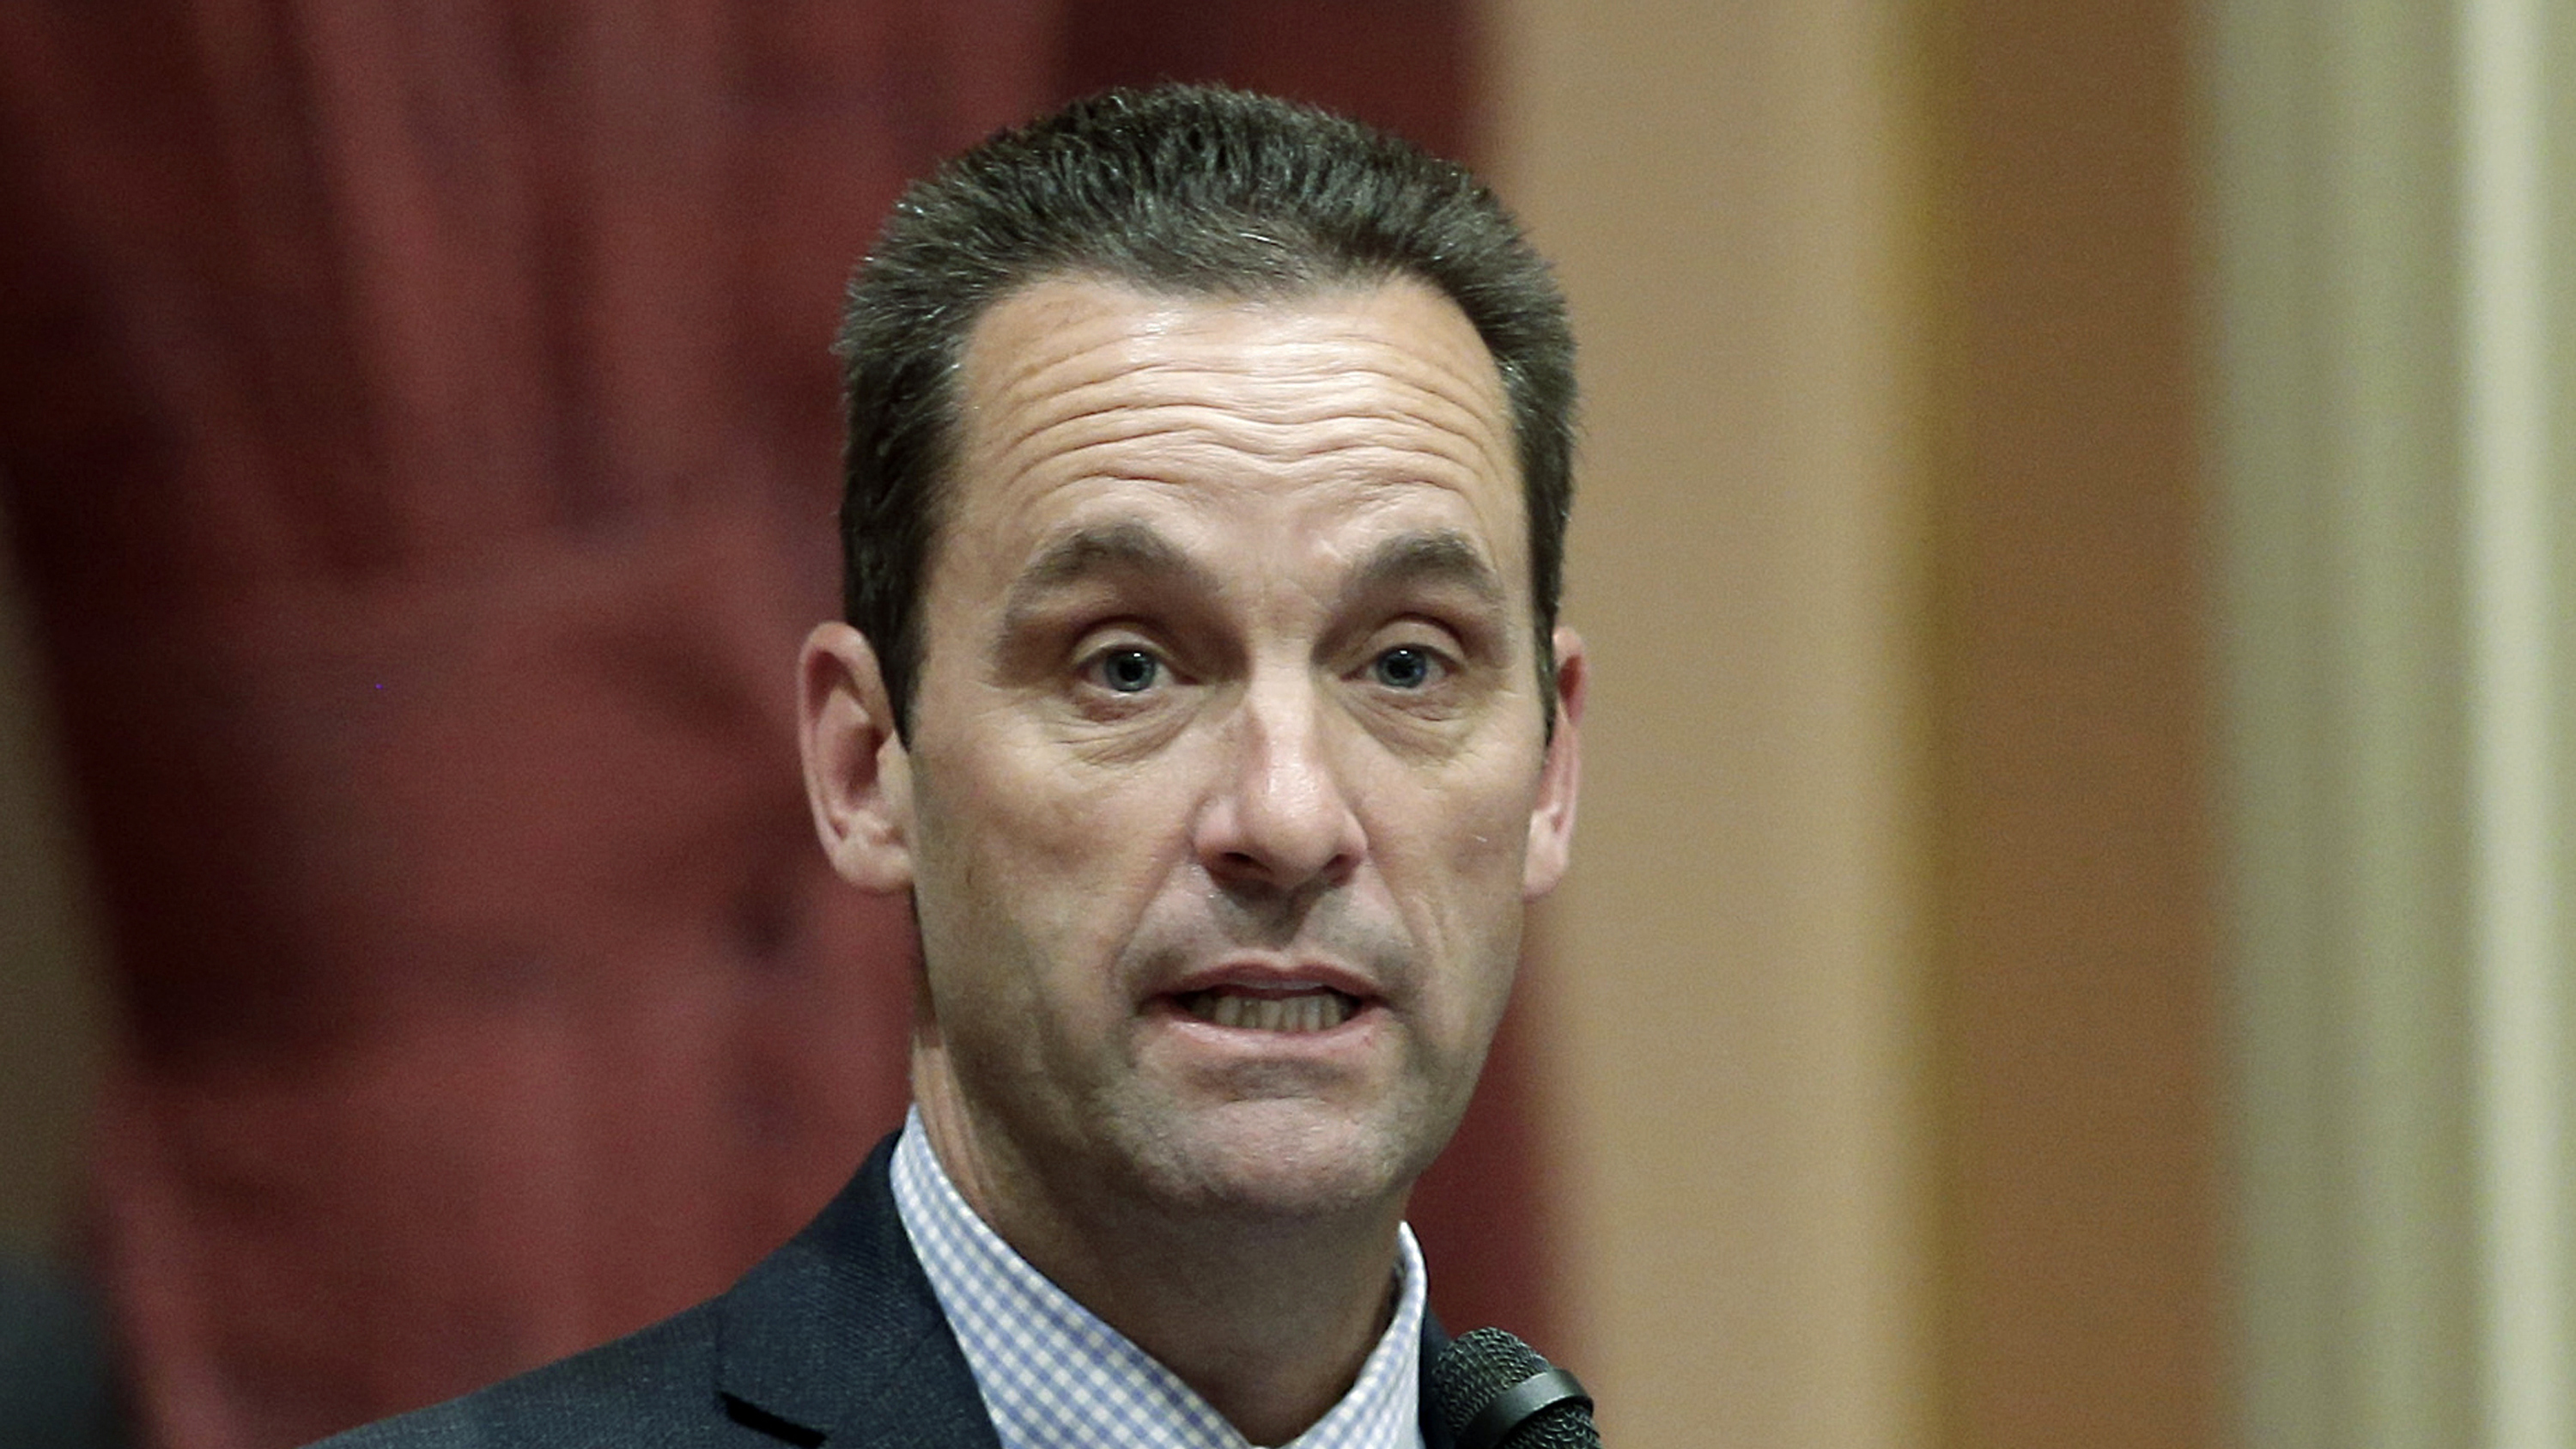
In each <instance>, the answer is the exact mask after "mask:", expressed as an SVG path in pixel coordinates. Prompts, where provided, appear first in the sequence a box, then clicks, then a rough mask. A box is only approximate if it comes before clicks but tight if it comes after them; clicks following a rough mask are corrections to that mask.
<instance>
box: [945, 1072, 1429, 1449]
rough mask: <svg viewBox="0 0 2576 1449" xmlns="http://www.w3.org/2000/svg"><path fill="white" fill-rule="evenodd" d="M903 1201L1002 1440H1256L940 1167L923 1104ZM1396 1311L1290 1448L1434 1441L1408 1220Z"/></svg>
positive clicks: (1176, 1444)
mask: <svg viewBox="0 0 2576 1449" xmlns="http://www.w3.org/2000/svg"><path fill="white" fill-rule="evenodd" d="M894 1202H895V1210H896V1211H897V1212H898V1213H899V1214H901V1216H902V1218H903V1228H904V1232H905V1233H906V1234H907V1235H908V1236H909V1237H910V1238H911V1239H912V1250H913V1252H914V1253H915V1254H917V1255H918V1256H919V1257H920V1258H921V1266H922V1270H923V1271H924V1272H926V1273H928V1274H929V1275H930V1286H931V1289H932V1290H933V1291H934V1292H936V1293H937V1294H938V1295H939V1306H940V1307H941V1308H942V1309H944V1310H945V1311H946V1312H947V1315H948V1324H949V1327H951V1328H953V1329H955V1330H956V1332H957V1344H958V1346H959V1347H960V1348H962V1349H964V1350H965V1351H966V1363H967V1366H968V1367H970V1368H972V1369H973V1370H974V1371H975V1386H976V1388H977V1389H979V1390H981V1391H982V1393H983V1396H984V1408H985V1411H986V1412H988V1413H989V1414H991V1415H992V1418H993V1428H994V1431H995V1432H996V1433H998V1434H999V1435H1000V1436H1001V1440H1002V1449H1100V1446H1105V1445H1116V1446H1121V1449H1125V1446H1135V1449H1248V1446H1247V1444H1246V1441H1245V1440H1244V1437H1243V1436H1242V1435H1240V1434H1238V1433H1236V1432H1235V1431H1234V1426H1233V1425H1231V1424H1229V1423H1227V1422H1226V1421H1225V1417H1224V1416H1223V1415H1221V1414H1219V1413H1218V1412H1217V1411H1216V1410H1215V1409H1213V1408H1211V1407H1209V1405H1208V1402H1207V1400H1205V1399H1202V1398H1200V1397H1199V1396H1198V1392H1197V1391H1196V1390H1194V1389H1192V1388H1191V1387H1190V1386H1189V1385H1187V1384H1185V1383H1182V1382H1181V1380H1180V1377H1179V1375H1177V1374H1174V1373H1173V1372H1172V1371H1171V1370H1170V1369H1167V1368H1165V1367H1163V1366H1162V1365H1161V1364H1160V1363H1157V1362H1156V1361H1155V1360H1154V1359H1153V1357H1152V1356H1151V1355H1149V1354H1147V1353H1146V1352H1145V1351H1144V1350H1143V1349H1141V1348H1138V1347H1137V1346H1136V1345H1134V1344H1133V1343H1130V1342H1128V1341H1127V1339H1126V1338H1125V1336H1123V1335H1122V1334H1120V1333H1119V1332H1118V1330H1116V1329H1114V1328H1111V1327H1110V1326H1109V1325H1108V1324H1106V1323H1103V1322H1101V1321H1100V1319H1099V1317H1098V1316H1096V1315H1095V1314H1093V1313H1092V1311H1091V1310H1090V1309H1088V1308H1085V1307H1083V1306H1082V1305H1081V1304H1079V1303H1076V1302H1075V1301H1074V1300H1073V1298H1072V1295H1070V1294H1068V1293H1066V1292H1065V1291H1064V1290H1063V1289H1061V1288H1058V1287H1057V1286H1055V1284H1054V1283H1052V1282H1050V1281H1048V1279H1047V1277H1046V1275H1045V1274H1043V1273H1040V1272H1039V1271H1038V1270H1037V1269H1036V1268H1035V1267H1033V1266H1031V1265H1030V1263H1029V1261H1028V1260H1027V1259H1026V1258H1023V1257H1021V1256H1020V1255H1019V1254H1018V1253H1017V1252H1015V1251H1013V1250H1012V1248H1011V1246H1010V1244H1008V1243H1005V1242H1003V1241H1002V1239H1001V1235H1000V1234H998V1233H996V1232H994V1231H993V1230H992V1229H991V1228H990V1227H988V1226H986V1225H985V1222H984V1220H983V1219H982V1218H979V1217H977V1216H976V1215H975V1210H974V1209H973V1208H971V1207H968V1206H967V1205H966V1199H964V1198H963V1197H960V1196H959V1195H958V1193H957V1188H956V1185H955V1184H953V1183H951V1182H950V1181H949V1180H948V1174H947V1173H946V1172H945V1171H943V1170H942V1169H941V1168H940V1165H939V1155H938V1154H937V1153H935V1152H933V1151H931V1148H930V1138H929V1136H928V1134H926V1133H925V1132H923V1130H922V1126H921V1113H920V1112H919V1111H917V1110H916V1111H915V1112H913V1113H912V1114H911V1115H910V1116H909V1117H908V1118H906V1119H905V1121H904V1125H903V1139H902V1140H901V1141H899V1142H897V1143H896V1144H895V1149H894ZM1396 1242H1397V1250H1398V1251H1397V1257H1398V1264H1397V1287H1396V1298H1395V1318H1394V1321H1393V1322H1391V1323H1389V1324H1388V1325H1387V1326H1386V1333H1385V1334H1384V1335H1383V1336H1382V1337H1380V1338H1379V1339H1378V1341H1377V1347H1375V1348H1374V1349H1371V1350H1370V1351H1369V1356H1368V1361H1367V1362H1366V1363H1364V1364H1362V1365H1360V1375H1359V1378H1358V1380H1357V1381H1356V1382H1354V1383H1353V1384H1352V1385H1351V1390H1350V1392H1349V1393H1347V1394H1344V1395H1343V1396H1342V1401H1341V1402H1340V1403H1338V1404H1335V1405H1334V1406H1333V1408H1332V1411H1331V1412H1330V1413H1328V1414H1326V1415H1324V1417H1323V1418H1321V1419H1318V1420H1316V1421H1315V1423H1314V1426H1313V1427H1311V1428H1309V1429H1308V1430H1307V1431H1306V1432H1305V1433H1303V1434H1300V1435H1298V1436H1297V1437H1296V1438H1295V1439H1293V1440H1290V1441H1289V1444H1288V1446H1286V1449H1421V1445H1422V1429H1421V1425H1420V1424H1419V1423H1418V1422H1416V1420H1417V1417H1418V1414H1419V1410H1420V1403H1421V1400H1420V1397H1419V1396H1420V1393H1421V1387H1420V1377H1421V1371H1422V1312H1423V1281H1422V1250H1421V1248H1420V1247H1418V1246H1417V1245H1416V1244H1415V1243H1414V1241H1413V1230H1412V1229H1410V1228H1403V1227H1399V1228H1398V1229H1397V1236H1396Z"/></svg>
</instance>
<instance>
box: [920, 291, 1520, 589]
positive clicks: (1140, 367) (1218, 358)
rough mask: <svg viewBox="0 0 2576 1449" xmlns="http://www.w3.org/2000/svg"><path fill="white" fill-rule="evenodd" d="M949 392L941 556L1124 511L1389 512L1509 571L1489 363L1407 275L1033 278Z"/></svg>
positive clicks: (1513, 571) (1505, 456)
mask: <svg viewBox="0 0 2576 1449" xmlns="http://www.w3.org/2000/svg"><path fill="white" fill-rule="evenodd" d="M958 402H959V420H960V427H959V433H958V449H957V457H956V464H957V466H956V468H955V471H954V474H953V480H952V487H953V489H954V491H953V493H952V495H951V498H950V507H949V509H948V513H949V518H950V522H951V524H952V526H951V527H949V528H947V529H944V530H943V532H944V533H945V534H946V535H947V537H948V539H949V540H950V541H951V542H952V543H953V544H954V545H955V546H956V547H955V548H954V549H953V550H952V549H951V548H948V547H943V548H942V550H941V551H942V553H943V554H949V553H952V552H963V553H966V554H970V555H971V554H977V553H985V554H991V553H993V552H994V551H995V550H1002V551H1005V552H1017V551H1018V549H1019V547H1020V546H1022V545H1029V544H1034V543H1036V542H1038V541H1039V540H1037V539H1036V538H1034V537H1033V535H1042V534H1045V533H1047V532H1048V531H1049V530H1050V529H1053V528H1069V527H1074V526H1076V525H1077V523H1078V522H1080V521H1082V520H1083V519H1084V517H1085V516H1089V521H1090V522H1094V523H1096V522H1099V521H1101V519H1102V518H1103V517H1106V516H1114V515H1117V514H1120V513H1122V512H1126V513H1137V512H1144V513H1154V512H1161V513H1164V514H1168V515H1177V516H1180V517H1182V518H1184V519H1186V518H1187V517H1189V516H1193V515H1196V516H1216V515H1218V514H1223V515H1224V516H1226V517H1228V518H1230V519H1232V520H1233V521H1234V522H1236V523H1238V524H1240V523H1243V522H1244V521H1245V520H1247V519H1251V518H1254V517H1256V516H1257V517H1260V518H1265V519H1267V520H1269V521H1270V522H1271V523H1273V524H1276V525H1278V526H1284V527H1290V528H1295V529H1297V530H1299V531H1300V534H1301V536H1311V535H1313V534H1315V533H1317V532H1318V531H1319V530H1320V531H1322V532H1326V533H1329V532H1332V531H1334V530H1335V529H1337V528H1339V527H1340V526H1342V525H1344V524H1346V523H1351V522H1353V521H1354V520H1358V521H1365V520H1366V519H1367V518H1369V517H1370V516H1372V515H1377V514H1390V515H1406V516H1408V517H1409V518H1410V519H1411V521H1412V522H1413V523H1415V524H1420V523H1423V522H1426V521H1428V522H1431V523H1435V524H1439V525H1441V526H1445V527H1450V528H1453V529H1464V530H1467V531H1469V532H1471V533H1473V534H1475V535H1477V536H1479V537H1480V538H1481V539H1482V541H1483V542H1484V544H1485V546H1486V547H1487V548H1489V549H1490V550H1491V551H1492V552H1493V554H1494V555H1495V557H1494V558H1493V560H1492V562H1493V563H1494V565H1495V566H1496V569H1497V572H1500V573H1502V574H1503V575H1504V576H1505V577H1506V578H1511V577H1514V576H1516V575H1519V574H1523V573H1525V559H1526V548H1527V536H1526V526H1525V521H1524V518H1523V505H1522V502H1521V499H1520V488H1519V482H1518V466H1517V457H1516V453H1515V450H1514V448H1513V445H1512V439H1511V429H1510V424H1509V413H1508V404H1507V401H1506V398H1505V394H1504V390H1503V385H1502V379H1501V376H1500V374H1499V373H1498V372H1497V370H1496V368H1495V365H1494V361H1493V358H1492V355H1491V353H1490V352H1489V351H1488V350H1487V349H1486V347H1485V345H1484V341H1483V339H1482V338H1480V337H1479V336H1478V335H1477V334H1476V331H1475V328H1474V327H1473V326H1472V325H1471V324H1470V323H1469V322H1468V321H1467V319H1466V316H1465V315H1464V314H1463V313H1462V312H1460V311H1459V309H1458V307H1457V306H1456V304H1454V303H1452V302H1451V301H1449V299H1448V298H1446V297H1445V296H1442V295H1441V294H1440V293H1439V292H1438V291H1437V290H1435V289H1433V288H1431V287H1430V286H1428V285H1426V284H1423V283H1420V282H1417V281H1413V280H1410V279H1396V280H1390V281H1386V282H1380V283H1371V284H1365V285H1358V286H1348V287H1338V288H1331V289H1325V290H1318V291H1314V292H1309V293H1302V294H1297V295H1292V296H1288V297H1284V298H1249V299H1247V298H1237V297H1223V296H1218V297H1210V296H1184V295H1172V294H1167V293H1158V292H1150V291H1145V290H1141V289H1138V288H1136V287H1133V286H1129V285H1125V284H1120V283H1114V282H1107V281H1100V280H1093V279H1088V278H1054V279H1049V280H1045V281H1041V282H1038V283H1035V284H1032V285H1030V286H1028V287H1025V288H1022V289H1020V290H1019V291H1016V292H1014V293H1012V294H1011V295H1010V296H1008V297H1006V298H1004V299H1003V300H1002V301H1001V302H999V303H997V304H995V305H994V306H993V307H992V308H991V309H989V310H988V311H987V313H986V314H985V316H984V317H983V318H982V319H980V320H979V321H978V323H977V324H976V326H975V328H974V329H973V330H972V331H971V332H970V333H969V335H968V340H967V346H966V349H965V353H964V356H963V358H962V361H961V367H960V373H959V378H958ZM1434 515H1445V517H1434ZM1020 556H1021V557H1022V558H1025V557H1026V555H1025V554H1021V555H1020ZM986 561H987V562H988V563H992V564H995V565H998V566H1001V567H1005V568H1007V567H1010V566H1011V565H1010V563H1009V562H1008V561H1007V560H1005V559H1003V558H998V557H992V558H988V559H987V560H986Z"/></svg>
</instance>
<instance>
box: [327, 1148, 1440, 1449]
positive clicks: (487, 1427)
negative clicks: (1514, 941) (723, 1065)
mask: <svg viewBox="0 0 2576 1449" xmlns="http://www.w3.org/2000/svg"><path fill="white" fill-rule="evenodd" d="M893 1158H894V1139H893V1138H892V1137H888V1138H887V1139H886V1140H885V1141H883V1142H880V1143H878V1144H877V1148H876V1150H875V1151H874V1152H871V1153H869V1154H868V1159H867V1161H866V1163H865V1164H863V1165H862V1166H861V1167H860V1168H859V1171H858V1174H857V1175H856V1176H855V1177H853V1178H851V1179H850V1183H849V1185H848V1186H847V1187H845V1188H843V1189H842V1190H841V1193H840V1196H838V1197H836V1198H834V1199H833V1200H832V1204H831V1206H829V1207H827V1208H825V1209H824V1210H823V1214H822V1216H820V1217H818V1218H816V1219H815V1220H814V1222H813V1223H812V1225H810V1226H808V1227H807V1228H806V1229H805V1231H803V1232H801V1233H799V1234H797V1235H796V1237H795V1238H794V1239H793V1240H792V1241H790V1242H789V1243H788V1244H787V1246H785V1247H783V1248H780V1249H779V1250H778V1251H777V1252H775V1253H772V1254H770V1255H769V1256H768V1257H767V1258H765V1259H762V1260H761V1262H760V1263H759V1264H758V1265H756V1266H754V1267H753V1268H752V1270H751V1271H750V1272H749V1273H747V1274H745V1275H743V1278H742V1281H741V1282H739V1283H736V1284H735V1285H734V1286H733V1287H732V1288H731V1289H730V1290H729V1291H727V1292H726V1293H724V1294H723V1295H722V1296H720V1297H717V1298H714V1299H711V1300H709V1301H707V1302H705V1303H701V1304H699V1305H698V1306H697V1307H695V1308H692V1309H689V1310H688V1311H686V1312H684V1313H681V1314H680V1315H679V1316H677V1317H675V1318H669V1319H665V1320H664V1321H662V1322H660V1323H657V1324H655V1325H653V1326H652V1327H650V1328H647V1329H644V1330H642V1331H641V1332H638V1333H635V1334H632V1335H630V1336H628V1337H625V1338H621V1339H618V1340H617V1341H616V1342H614V1343H610V1344H605V1345H603V1346H601V1347H599V1348H595V1349H592V1350H590V1351H589V1352H588V1353H584V1354H579V1355H576V1356H574V1357H572V1358H568V1359H565V1360H564V1361H562V1362H561V1363H556V1364H549V1365H548V1366H546V1367H544V1368H541V1369H537V1370H535V1371H533V1372H531V1373H526V1374H522V1375H520V1376H519V1377H517V1378H514V1379H510V1380H508V1381H506V1382H503V1383H499V1384H495V1385H493V1386H492V1387H491V1388H488V1389H485V1390H483V1391H481V1392H480V1393H474V1394H468V1395H467V1396H465V1397H464V1398H461V1399H456V1400H452V1401H450V1402H448V1403H444V1404H439V1405H437V1406H435V1407H432V1408H427V1409H422V1410H420V1411H419V1412H417V1413H412V1414H406V1415H403V1416H402V1417H400V1418H396V1419H388V1420H385V1421H384V1422H383V1423H380V1424H372V1425H369V1426H367V1427H366V1428H363V1429H357V1430H353V1431H351V1432H349V1433H347V1434H344V1435H341V1436H339V1437H338V1438H334V1439H330V1440H327V1441H325V1443H326V1445H327V1446H328V1449H593V1446H596V1449H610V1446H615V1449H683V1446H686V1449H702V1446H705V1449H712V1446H737V1449H774V1446H776V1445H779V1444H787V1445H792V1446H796V1449H812V1446H815V1445H821V1444H829V1445H831V1446H832V1449H863V1446H883V1449H897V1446H902V1449H999V1446H998V1441H997V1440H996V1439H995V1438H994V1436H993V1425H992V1421H991V1420H990V1419H988V1418H987V1417H986V1416H985V1413H984V1401H983V1398H982V1397H981V1396H980V1395H979V1394H978V1393H977V1392H976V1389H975V1378H974V1375H973V1373H972V1372H971V1371H970V1370H968V1368H967V1367H966V1359H965V1356H964V1354H963V1353H961V1352H960V1351H959V1349H958V1347H957V1337H956V1335H955V1334H954V1333H952V1332H951V1331H950V1330H949V1327H948V1320H947V1318H946V1316H945V1315H943V1314H942V1313H941V1312H940V1309H939V1300H938V1299H937V1298H936V1297H935V1296H933V1294H932V1293H931V1289H930V1280H929V1278H927V1277H926V1276H924V1275H923V1273H922V1270H921V1263H920V1260H919V1259H917V1258H915V1257H914V1256H913V1252H912V1241H911V1239H909V1238H908V1237H906V1236H905V1234H904V1231H903V1222H902V1220H901V1219H900V1218H898V1217H897V1216H896V1215H895V1206H894V1189H893V1185H892V1182H891V1179H890V1178H889V1177H888V1175H887V1174H888V1167H889V1165H890V1164H891V1163H892V1161H893ZM1447 1343H1448V1337H1447V1335H1446V1334H1444V1333H1442V1332H1441V1330H1440V1327H1439V1325H1438V1324H1437V1323H1434V1322H1431V1321H1429V1319H1428V1316H1427V1315H1426V1318H1425V1322H1424V1324H1423V1338H1422V1353H1423V1373H1422V1385H1423V1387H1422V1394H1423V1400H1422V1430H1423V1440H1424V1443H1425V1445H1426V1446H1427V1449H1449V1440H1448V1435H1447V1434H1446V1433H1445V1432H1443V1430H1442V1427H1441V1421H1440V1417H1439V1414H1438V1413H1437V1411H1436V1406H1435V1405H1434V1404H1433V1402H1432V1399H1431V1372H1430V1369H1431V1362H1432V1359H1433V1357H1434V1356H1435V1355H1437V1354H1438V1353H1439V1351H1440V1350H1441V1349H1442V1348H1443V1347H1445V1346H1446V1345H1447Z"/></svg>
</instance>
